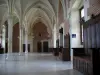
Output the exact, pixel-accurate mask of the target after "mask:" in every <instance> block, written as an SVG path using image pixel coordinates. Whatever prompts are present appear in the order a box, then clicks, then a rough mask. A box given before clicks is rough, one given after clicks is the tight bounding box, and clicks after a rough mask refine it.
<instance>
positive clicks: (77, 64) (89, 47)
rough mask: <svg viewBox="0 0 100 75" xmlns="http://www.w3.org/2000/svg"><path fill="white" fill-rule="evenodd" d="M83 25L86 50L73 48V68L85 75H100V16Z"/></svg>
mask: <svg viewBox="0 0 100 75" xmlns="http://www.w3.org/2000/svg"><path fill="white" fill-rule="evenodd" d="M83 24H84V26H83V32H84V33H83V38H84V42H83V44H84V48H83V49H79V48H73V50H74V58H73V60H74V61H73V64H74V65H73V67H74V69H77V70H79V71H80V72H82V73H84V74H85V75H97V74H98V75H100V14H99V15H97V16H94V17H93V18H91V19H90V20H88V21H87V22H83ZM79 50H80V51H81V52H80V51H79ZM76 51H77V52H76ZM82 51H83V52H82ZM81 53H83V54H81Z"/></svg>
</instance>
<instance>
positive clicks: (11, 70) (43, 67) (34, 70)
mask: <svg viewBox="0 0 100 75" xmlns="http://www.w3.org/2000/svg"><path fill="white" fill-rule="evenodd" d="M0 75H82V74H81V73H79V72H77V71H76V70H72V63H71V62H62V61H61V60H59V58H56V57H54V56H53V55H52V54H50V53H48V54H45V53H41V54H39V53H29V54H24V53H23V54H17V53H15V54H14V53H12V54H9V55H7V54H1V55H0Z"/></svg>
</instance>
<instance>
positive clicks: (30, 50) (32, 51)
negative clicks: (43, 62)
mask: <svg viewBox="0 0 100 75" xmlns="http://www.w3.org/2000/svg"><path fill="white" fill-rule="evenodd" d="M30 47H31V48H30V49H31V50H30V52H31V53H32V52H33V38H31V45H30Z"/></svg>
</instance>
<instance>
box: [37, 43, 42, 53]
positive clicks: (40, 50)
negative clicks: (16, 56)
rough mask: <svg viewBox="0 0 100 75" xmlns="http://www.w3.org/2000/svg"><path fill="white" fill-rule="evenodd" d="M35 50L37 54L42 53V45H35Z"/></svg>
mask: <svg viewBox="0 0 100 75" xmlns="http://www.w3.org/2000/svg"><path fill="white" fill-rule="evenodd" d="M37 49H38V50H37V52H39V53H40V52H42V44H41V42H38V43H37Z"/></svg>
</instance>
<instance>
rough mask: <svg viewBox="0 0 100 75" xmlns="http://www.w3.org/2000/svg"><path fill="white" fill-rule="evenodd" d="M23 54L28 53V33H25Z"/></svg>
mask: <svg viewBox="0 0 100 75" xmlns="http://www.w3.org/2000/svg"><path fill="white" fill-rule="evenodd" d="M25 53H28V33H27V32H25Z"/></svg>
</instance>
